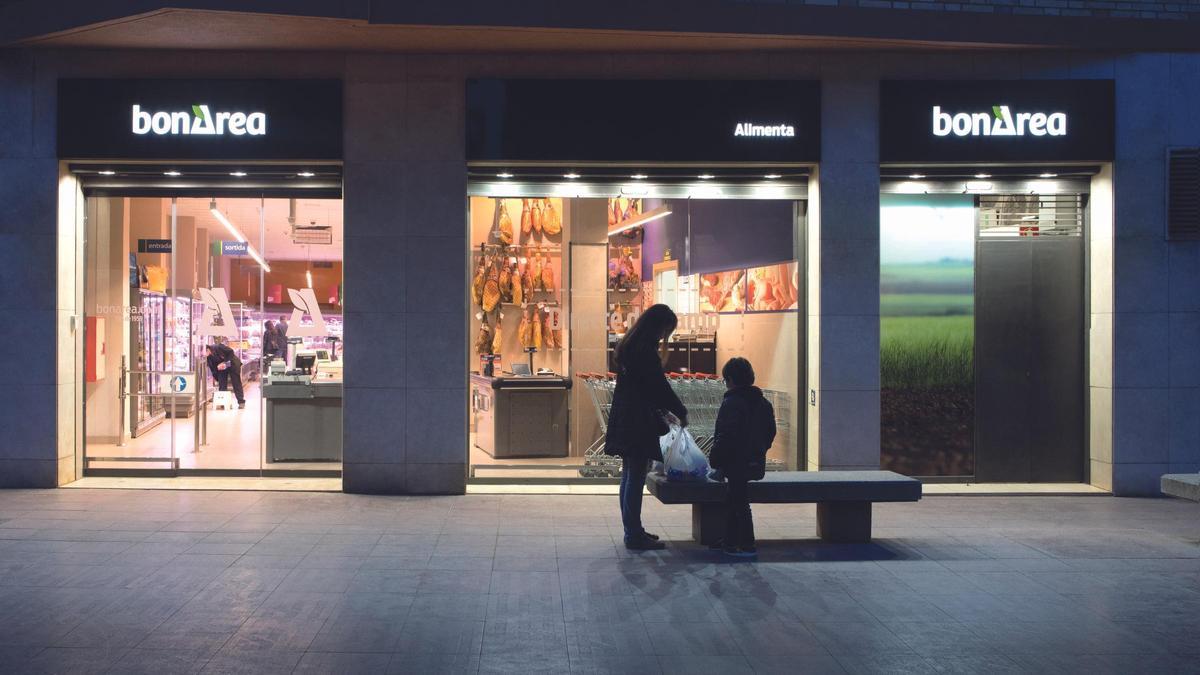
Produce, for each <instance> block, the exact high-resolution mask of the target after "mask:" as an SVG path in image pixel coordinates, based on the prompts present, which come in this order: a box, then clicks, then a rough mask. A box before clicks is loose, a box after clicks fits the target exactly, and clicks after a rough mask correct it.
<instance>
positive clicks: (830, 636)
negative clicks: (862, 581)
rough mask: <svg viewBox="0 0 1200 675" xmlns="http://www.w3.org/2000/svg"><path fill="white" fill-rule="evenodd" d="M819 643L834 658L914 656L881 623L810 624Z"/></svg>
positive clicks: (810, 628)
mask: <svg viewBox="0 0 1200 675" xmlns="http://www.w3.org/2000/svg"><path fill="white" fill-rule="evenodd" d="M808 628H809V630H811V631H812V632H813V635H815V636H816V638H817V640H819V641H820V642H821V644H822V645H824V646H825V648H826V649H828V650H829V651H830V653H832V654H833V655H834V656H838V657H839V660H840V657H841V656H843V655H846V654H853V655H879V654H914V653H915V652H914V651H913V649H912V648H910V647H909V646H908V645H907V644H905V643H904V641H902V640H901V639H900V638H899V637H897V636H896V634H895V633H893V632H892V631H891V630H890V629H889V628H888V627H887V626H884V625H883V624H882V623H879V622H878V621H869V622H820V623H811V624H808Z"/></svg>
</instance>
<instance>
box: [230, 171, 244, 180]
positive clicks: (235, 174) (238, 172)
mask: <svg viewBox="0 0 1200 675" xmlns="http://www.w3.org/2000/svg"><path fill="white" fill-rule="evenodd" d="M229 175H230V176H237V177H238V178H241V177H242V176H245V175H246V172H245V171H230V172H229Z"/></svg>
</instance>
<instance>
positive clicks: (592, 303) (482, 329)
mask: <svg viewBox="0 0 1200 675" xmlns="http://www.w3.org/2000/svg"><path fill="white" fill-rule="evenodd" d="M588 171H589V170H588V169H581V170H579V172H574V171H564V172H561V173H560V174H558V175H567V176H573V177H568V178H567V179H566V180H565V181H564V180H561V179H560V180H559V181H557V182H552V181H549V180H546V178H547V174H548V173H550V172H549V171H547V170H545V169H530V170H529V171H528V173H529V174H530V175H529V176H528V177H527V176H525V175H522V172H521V171H520V170H519V169H510V170H509V171H506V172H504V173H503V175H502V177H500V179H499V180H496V177H495V173H494V172H491V173H486V175H485V171H484V170H479V171H475V170H473V174H472V179H473V180H472V183H471V187H470V195H471V196H470V217H469V221H470V224H469V227H470V251H469V265H470V270H471V284H470V298H469V299H468V305H469V307H470V310H469V312H470V313H469V317H468V318H469V322H470V331H471V332H470V334H469V335H470V336H471V338H472V340H471V342H472V344H471V348H470V352H469V353H468V354H467V359H468V365H469V371H470V372H471V375H470V384H469V392H470V400H469V402H468V404H467V405H468V414H469V424H470V448H469V456H470V480H471V482H473V483H477V484H479V483H510V484H511V483H518V484H531V483H568V484H569V483H589V482H591V483H603V482H614V481H615V480H616V478H617V477H618V476H619V472H620V460H619V459H618V458H616V457H612V456H609V455H607V454H605V452H604V450H605V448H604V433H605V427H606V422H607V416H608V406H609V403H610V400H611V396H612V391H613V386H614V377H615V376H614V374H613V373H614V371H615V370H616V366H615V364H614V361H613V353H614V348H615V346H616V344H617V342H618V341H619V340H620V339H621V338H622V336H623V335H624V333H625V332H626V330H627V329H628V328H629V327H630V326H632V325H633V322H634V321H636V320H637V317H638V316H639V315H640V313H641V312H642V311H643V310H644V309H645V308H646V307H648V306H650V305H651V304H665V305H668V306H670V307H671V308H672V309H673V310H674V311H675V313H676V315H677V316H678V317H679V327H678V329H677V330H676V332H675V334H674V335H673V336H672V337H671V338H670V340H669V344H668V352H667V359H666V370H667V371H668V373H669V374H670V378H671V382H672V386H673V387H674V388H675V390H676V392H677V393H678V394H679V396H680V398H681V399H682V400H683V401H684V404H685V405H686V406H687V407H688V409H689V413H690V415H689V422H690V425H691V427H690V428H691V430H692V433H693V434H694V435H695V436H696V439H697V442H698V443H699V445H700V446H701V448H702V449H707V448H709V447H710V446H711V444H712V436H713V431H714V428H713V427H714V425H715V420H716V411H717V408H718V407H719V405H720V402H721V398H722V396H723V394H724V391H725V387H724V383H723V382H722V381H721V379H720V377H719V373H720V372H721V366H722V364H723V363H724V362H725V361H727V360H728V359H729V358H732V357H734V356H742V357H745V358H748V359H749V360H750V361H751V363H752V364H753V367H754V369H755V371H756V373H757V384H758V385H759V386H760V387H761V388H762V389H763V390H764V391H765V393H766V395H767V396H768V398H769V399H770V400H771V401H772V402H773V403H774V405H775V410H776V417H777V426H778V428H779V434H778V438H777V441H776V444H775V447H774V448H773V449H772V450H771V453H770V454H769V464H770V468H772V469H791V470H796V469H800V468H803V466H804V465H805V458H804V455H803V452H804V450H803V448H804V442H803V439H804V433H803V426H802V425H803V416H802V413H803V409H802V407H801V406H799V405H797V403H796V402H797V401H802V400H803V398H802V396H801V394H800V392H801V382H803V381H804V359H803V356H802V355H803V353H804V349H803V344H804V340H803V316H804V313H803V312H804V304H803V303H804V291H803V289H804V281H803V279H804V273H803V267H802V264H801V261H802V260H803V259H804V256H803V248H802V246H803V241H804V234H803V233H804V225H805V220H806V205H807V202H806V199H805V197H806V194H807V192H806V188H805V185H806V183H805V182H802V181H806V174H805V173H804V172H803V171H800V172H797V170H796V169H795V168H794V167H793V168H790V170H788V171H784V170H783V169H779V170H778V171H777V172H772V170H770V169H767V170H763V169H758V170H755V171H753V172H750V171H748V170H747V171H741V172H738V171H731V170H726V171H725V172H724V175H722V172H720V171H718V170H712V171H711V172H706V171H703V170H695V169H693V170H690V171H687V172H686V174H685V173H683V172H682V171H680V170H679V169H675V170H674V172H676V175H675V179H674V180H671V179H670V178H669V177H666V176H664V174H666V173H669V170H666V169H661V168H660V169H659V170H658V172H657V173H658V174H659V175H658V176H656V175H655V173H656V172H655V170H653V169H625V170H622V171H621V174H622V175H621V177H622V178H625V180H624V181H620V182H618V181H617V180H613V179H614V177H615V176H613V175H612V172H613V171H616V170H609V174H608V175H607V176H605V175H604V173H603V172H602V171H601V170H599V169H591V171H592V172H595V173H596V174H597V175H596V176H589V175H588ZM514 174H515V175H514ZM625 174H628V175H629V176H632V178H628V177H626V175H625ZM693 174H694V175H693ZM764 175H765V176H767V177H765V178H764ZM697 176H699V177H697ZM489 178H491V180H488V179H489ZM539 178H540V180H538V179H539ZM589 178H590V179H591V180H589ZM604 178H608V180H603V179H604ZM656 179H657V180H656Z"/></svg>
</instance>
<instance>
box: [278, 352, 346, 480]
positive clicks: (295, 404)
mask: <svg viewBox="0 0 1200 675" xmlns="http://www.w3.org/2000/svg"><path fill="white" fill-rule="evenodd" d="M322 351H324V350H318V351H317V352H308V353H306V352H299V353H297V354H296V355H295V358H294V364H293V365H294V367H293V368H290V369H289V368H288V367H287V364H285V363H284V362H283V361H278V362H273V363H272V364H271V367H270V370H269V371H268V373H267V377H265V378H264V381H263V387H262V392H263V405H265V406H266V417H267V420H266V437H267V438H266V443H267V449H266V450H267V461H268V462H339V461H341V459H342V362H341V361H329V360H328V356H327V355H322V354H321V353H320V352H322ZM322 356H325V358H321V357H322Z"/></svg>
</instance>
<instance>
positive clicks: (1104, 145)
mask: <svg viewBox="0 0 1200 675" xmlns="http://www.w3.org/2000/svg"><path fill="white" fill-rule="evenodd" d="M1113 106H1114V94H1113V82H1112V80H991V81H988V80H980V81H970V82H962V81H887V82H883V83H881V85H880V97H879V120H880V130H879V142H880V148H879V155H880V157H879V159H880V161H881V162H1023V161H1103V160H1110V159H1112V158H1113V146H1114V123H1113V119H1114V113H1113Z"/></svg>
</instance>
